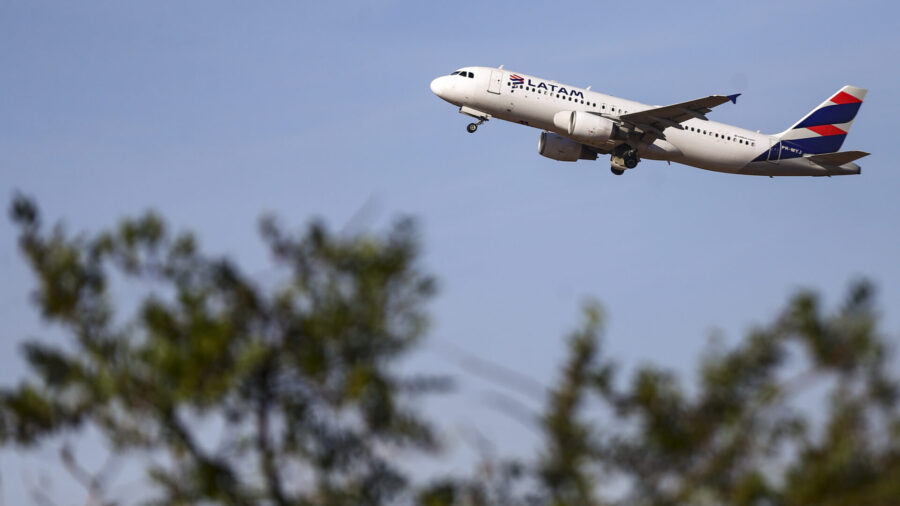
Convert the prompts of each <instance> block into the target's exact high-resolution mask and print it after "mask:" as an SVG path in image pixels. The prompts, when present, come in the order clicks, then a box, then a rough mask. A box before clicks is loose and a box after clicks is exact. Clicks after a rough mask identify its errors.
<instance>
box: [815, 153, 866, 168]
mask: <svg viewBox="0 0 900 506" xmlns="http://www.w3.org/2000/svg"><path fill="white" fill-rule="evenodd" d="M864 156H869V153H866V152H865V151H838V152H837V153H824V154H821V155H807V156H806V158H809V159H810V160H811V161H812V162H815V163H818V164H819V165H844V164H845V163H850V162H852V161H853V160H859V159H860V158H862V157H864Z"/></svg>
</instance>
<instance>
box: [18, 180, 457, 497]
mask: <svg viewBox="0 0 900 506" xmlns="http://www.w3.org/2000/svg"><path fill="white" fill-rule="evenodd" d="M12 215H13V219H14V220H15V222H16V223H17V224H18V225H19V227H20V230H21V238H20V244H21V247H22V251H23V252H24V254H25V256H26V258H27V259H28V261H29V262H30V263H31V266H32V268H33V270H34V272H35V273H36V275H37V278H38V282H39V285H38V289H37V291H36V293H35V300H36V302H37V304H38V306H39V307H40V309H41V311H42V314H43V316H44V318H45V319H46V320H48V321H50V322H53V323H56V324H59V325H61V326H62V327H63V328H64V329H65V330H66V331H67V333H68V334H69V335H71V336H72V337H73V341H74V342H73V343H71V344H72V345H73V346H59V347H57V346H49V345H46V344H40V343H38V342H29V343H27V344H26V345H25V347H24V352H25V357H26V359H27V361H28V362H29V364H30V366H31V369H32V371H33V375H32V377H31V379H29V380H28V381H27V382H25V383H23V384H22V385H21V386H19V387H18V388H15V389H11V390H3V391H2V392H0V407H2V411H0V441H3V442H15V443H18V444H20V445H31V444H34V443H37V442H39V441H41V440H42V439H44V438H46V437H47V436H50V435H53V434H55V433H58V432H60V431H71V430H75V429H79V428H81V427H83V426H84V425H85V424H87V423H89V424H93V425H95V426H97V427H99V428H100V429H101V430H102V433H103V434H104V435H105V436H106V437H107V438H108V439H109V440H110V441H111V442H112V443H113V444H114V445H115V448H116V450H117V451H120V452H126V451H139V450H140V451H153V452H162V453H163V454H165V455H166V456H168V457H169V458H170V459H171V461H172V463H173V464H172V465H171V466H160V467H155V468H153V469H150V476H151V477H152V479H153V480H154V481H155V482H156V484H157V485H158V486H159V491H160V496H159V497H158V502H159V503H162V504H195V503H200V502H206V501H213V502H216V503H221V504H258V503H260V502H266V503H271V504H365V503H368V504H376V503H383V502H386V501H387V500H389V499H390V498H392V497H395V496H397V495H398V494H399V493H401V492H402V491H403V490H404V489H405V488H406V487H407V481H406V479H405V477H404V476H403V475H402V473H400V472H399V471H398V469H397V468H396V466H395V465H394V463H393V462H392V461H391V459H389V458H388V457H387V456H386V455H387V454H386V450H388V449H390V448H393V449H410V450H420V451H430V450H433V449H435V438H434V436H433V434H432V431H431V429H430V428H429V427H428V425H427V424H426V423H424V422H423V421H422V419H421V418H420V416H419V414H418V413H416V412H415V411H414V410H412V409H410V407H409V403H408V402H407V401H405V400H404V399H405V398H407V397H408V395H407V394H410V393H415V392H427V391H430V390H434V389H435V388H439V387H441V386H442V382H441V381H438V380H436V379H434V378H406V377H400V376H397V375H396V373H394V372H393V370H392V367H391V365H392V363H393V362H395V361H396V360H397V359H398V358H399V357H401V356H402V355H403V354H405V353H406V352H407V351H409V350H410V349H411V348H412V347H413V346H414V345H415V344H416V343H417V342H418V340H419V339H420V338H421V337H422V335H423V332H424V331H425V328H426V323H427V320H426V316H425V313H424V312H423V310H422V306H423V303H424V302H425V301H426V300H427V299H428V298H429V296H430V295H431V294H432V293H433V292H434V282H433V280H432V279H431V278H430V277H428V276H426V275H424V274H422V273H421V272H420V270H419V268H418V267H417V265H416V261H417V246H416V240H415V233H414V229H413V228H412V226H411V224H410V223H409V222H401V223H399V224H398V225H397V226H396V227H394V228H393V229H392V230H391V231H390V232H389V233H388V234H387V235H386V236H385V237H381V238H369V237H360V238H341V237H339V236H336V235H334V234H332V233H330V232H329V231H328V230H327V229H326V228H325V227H324V226H323V225H321V224H313V225H311V226H310V227H309V228H308V230H307V232H306V233H305V235H303V236H302V237H299V238H295V237H292V236H289V235H287V234H285V233H284V232H283V231H282V230H281V228H280V227H278V226H277V224H276V223H275V222H274V221H272V220H266V221H264V222H263V224H262V232H263V237H264V238H265V240H266V242H267V243H268V245H269V248H270V250H271V252H272V255H273V258H274V261H275V263H276V266H277V268H279V269H282V270H283V271H285V272H287V276H286V277H287V280H286V281H285V282H283V283H282V284H280V285H278V286H276V287H274V288H271V289H268V288H265V287H261V286H259V285H258V284H256V283H255V282H254V281H253V280H252V279H251V278H249V277H248V276H246V275H245V274H244V273H242V272H241V271H240V270H239V269H238V268H237V267H236V266H235V265H233V264H231V263H230V262H229V261H227V260H225V259H220V258H211V257H208V256H205V255H203V254H201V253H199V252H198V250H197V248H196V245H195V241H194V239H193V237H192V236H190V235H179V236H172V235H171V234H170V233H169V232H168V231H167V230H166V227H165V225H164V224H163V222H162V220H160V219H159V218H158V217H156V216H155V215H152V214H149V215H147V216H145V217H143V218H141V219H138V220H134V221H125V222H123V223H122V224H121V225H120V226H119V227H118V229H117V230H116V231H114V232H112V233H103V234H99V235H97V236H95V237H90V238H86V237H70V236H68V235H66V233H65V231H64V230H63V229H62V228H60V227H57V228H55V229H53V230H52V231H51V232H50V233H44V232H43V230H42V228H41V224H40V216H39V213H38V211H37V209H36V207H35V206H34V205H33V204H32V203H31V202H29V201H28V200H25V199H21V198H20V199H17V200H16V201H15V202H14V204H13V209H12ZM114 278H118V279H126V280H131V281H135V282H137V283H139V284H142V286H145V287H148V288H149V291H148V293H147V295H146V297H145V298H144V299H143V300H142V301H141V302H140V303H139V304H138V307H137V308H136V310H135V311H134V312H133V315H131V316H127V317H122V316H120V315H118V314H116V313H114V310H121V309H122V308H121V307H114V304H113V300H114V295H113V294H112V293H111V291H110V289H109V286H110V285H111V284H112V283H111V280H112V279H114ZM214 422H217V423H221V424H222V426H223V427H224V428H223V429H222V430H221V438H220V442H219V443H218V444H217V445H216V447H215V448H210V446H211V445H210V444H209V443H208V441H209V439H210V438H209V437H205V438H204V437H203V435H202V433H203V431H204V430H205V429H206V428H208V427H209V426H210V425H212V424H213V423H214ZM298 476H305V478H304V479H303V480H302V481H298V480H297V477H298Z"/></svg>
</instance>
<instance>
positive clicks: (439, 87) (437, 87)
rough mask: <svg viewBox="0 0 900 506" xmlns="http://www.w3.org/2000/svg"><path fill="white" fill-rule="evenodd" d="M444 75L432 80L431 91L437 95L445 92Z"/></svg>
mask: <svg viewBox="0 0 900 506" xmlns="http://www.w3.org/2000/svg"><path fill="white" fill-rule="evenodd" d="M443 77H444V76H441V77H438V78H437V79H435V80H433V81H431V92H432V93H434V94H435V95H437V96H439V97H440V96H441V93H443V92H444V81H443V79H442V78H443Z"/></svg>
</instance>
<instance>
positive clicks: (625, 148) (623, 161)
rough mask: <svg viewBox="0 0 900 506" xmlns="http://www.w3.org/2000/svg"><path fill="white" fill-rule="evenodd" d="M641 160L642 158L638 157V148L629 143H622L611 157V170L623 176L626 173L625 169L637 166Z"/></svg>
mask: <svg viewBox="0 0 900 506" xmlns="http://www.w3.org/2000/svg"><path fill="white" fill-rule="evenodd" d="M639 161H641V159H640V158H638V154H637V150H636V149H634V148H632V147H631V146H629V145H628V144H622V145H621V146H619V147H618V148H616V150H615V151H613V153H612V156H610V157H609V164H610V167H609V170H610V172H612V173H613V174H615V175H617V176H621V175H622V174H624V173H625V169H633V168H635V167H637V164H638V162H639Z"/></svg>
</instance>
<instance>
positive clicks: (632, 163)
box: [624, 156, 638, 169]
mask: <svg viewBox="0 0 900 506" xmlns="http://www.w3.org/2000/svg"><path fill="white" fill-rule="evenodd" d="M624 161H625V166H626V167H628V168H629V169H633V168H635V167H637V164H638V159H637V157H636V156H626V157H625V160H624Z"/></svg>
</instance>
